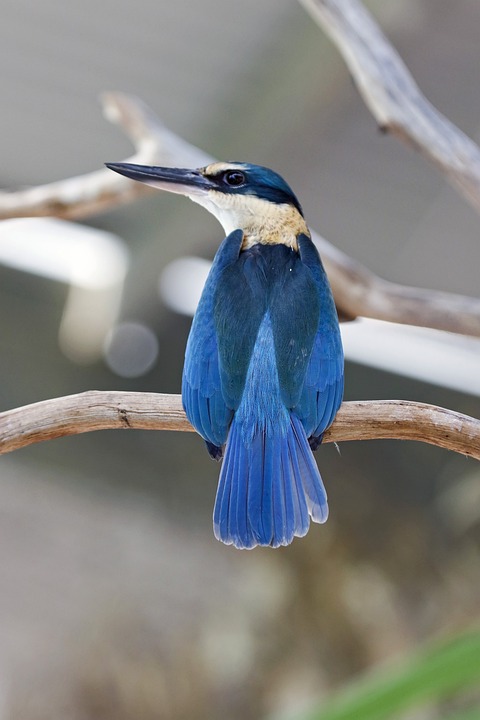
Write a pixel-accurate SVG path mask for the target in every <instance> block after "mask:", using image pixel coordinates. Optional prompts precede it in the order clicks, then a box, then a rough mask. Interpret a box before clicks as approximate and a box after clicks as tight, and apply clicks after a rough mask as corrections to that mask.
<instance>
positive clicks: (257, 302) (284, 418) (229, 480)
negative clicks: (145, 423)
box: [108, 162, 343, 548]
mask: <svg viewBox="0 0 480 720" xmlns="http://www.w3.org/2000/svg"><path fill="white" fill-rule="evenodd" d="M108 167H110V168H111V169H112V170H115V171H116V172H119V173H121V174H122V175H126V176H127V177H130V178H132V179H135V180H140V181H142V182H146V183H148V184H150V185H153V186H155V187H159V188H161V189H165V190H169V191H171V192H177V193H182V194H184V195H187V196H189V197H190V198H191V199H192V200H194V201H195V202H198V203H199V204H201V205H203V206H205V207H206V208H207V209H208V210H209V211H210V212H212V213H213V214H214V215H216V217H217V218H218V219H219V220H220V222H221V223H222V224H223V226H224V228H225V231H226V233H227V237H226V238H225V240H224V241H223V243H222V244H221V246H220V248H219V250H218V252H217V254H216V256H215V260H214V262H213V265H212V268H211V270H210V274H209V276H208V279H207V282H206V284H205V288H204V291H203V294H202V298H201V300H200V303H199V306H198V309H197V312H196V314H195V318H194V320H193V324H192V329H191V332H190V336H189V339H188V343H187V349H186V354H185V366H184V371H183V380H182V398H183V405H184V408H185V411H186V413H187V416H188V418H189V420H190V422H191V423H192V425H193V426H194V427H195V429H196V430H197V431H198V432H199V433H200V435H202V437H203V438H204V439H205V441H206V444H207V449H208V452H209V453H210V455H211V456H212V457H214V458H215V459H217V460H220V459H221V458H222V457H224V459H223V465H222V468H221V471H220V480H219V484H218V490H217V497H216V501H215V510H214V531H215V536H216V537H217V538H218V539H219V540H221V541H222V542H224V543H226V544H233V545H235V546H236V547H238V548H252V547H254V546H256V545H268V546H271V547H278V546H279V545H288V544H289V543H290V542H291V541H292V540H293V538H294V536H295V535H297V536H302V535H305V533H306V532H307V530H308V527H309V524H310V518H311V519H312V520H314V521H315V522H324V521H325V520H326V519H327V516H328V505H327V496H326V493H325V488H324V486H323V482H322V479H321V477H320V473H319V471H318V468H317V465H316V462H315V460H314V457H313V454H312V449H313V450H315V449H316V448H317V447H318V445H319V444H320V443H321V441H322V437H323V433H324V432H325V430H326V429H327V428H328V427H329V425H331V423H332V422H333V420H334V418H335V415H336V412H337V410H338V408H339V406H340V404H341V402H342V396H343V351H342V344H341V339H340V331H339V326H338V319H337V313H336V310H335V305H334V302H333V297H332V293H331V290H330V286H329V284H328V280H327V277H326V274H325V271H324V269H323V266H322V263H321V261H320V257H319V255H318V252H317V250H316V248H315V246H314V244H313V243H312V241H311V239H310V237H309V232H308V229H307V226H306V225H305V221H304V218H303V214H302V209H301V206H300V203H299V202H298V200H297V198H296V196H295V195H294V193H293V191H292V190H291V188H290V187H289V185H287V183H286V182H285V181H284V180H283V178H281V177H280V176H279V175H277V174H276V173H274V172H273V171H271V170H269V169H268V168H264V167H261V166H258V165H250V164H247V163H221V162H219V163H213V164H212V165H208V166H207V167H205V168H200V169H198V170H183V169H178V168H162V167H156V166H154V167H149V166H142V165H131V164H128V163H115V164H109V165H108Z"/></svg>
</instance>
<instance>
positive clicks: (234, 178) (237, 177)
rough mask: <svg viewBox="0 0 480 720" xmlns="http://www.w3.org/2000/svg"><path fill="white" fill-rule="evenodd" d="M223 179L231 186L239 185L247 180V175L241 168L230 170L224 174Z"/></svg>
mask: <svg viewBox="0 0 480 720" xmlns="http://www.w3.org/2000/svg"><path fill="white" fill-rule="evenodd" d="M223 179H224V180H225V182H226V183H227V185H230V186H231V187H239V186H240V185H243V183H244V182H245V175H244V174H243V173H242V172H240V170H228V172H226V173H225V174H224V176H223Z"/></svg>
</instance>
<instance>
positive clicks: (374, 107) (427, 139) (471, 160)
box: [299, 0, 480, 212]
mask: <svg viewBox="0 0 480 720" xmlns="http://www.w3.org/2000/svg"><path fill="white" fill-rule="evenodd" d="M299 1H300V3H301V4H302V5H303V6H304V7H305V9H306V10H307V11H308V12H309V14H310V15H311V16H312V17H313V18H314V20H316V21H317V23H318V24H319V25H320V26H321V27H322V29H323V30H324V32H325V33H326V34H327V35H328V36H329V37H330V38H331V40H332V41H333V42H334V43H335V44H336V46H337V48H338V50H339V51H340V53H341V54H342V56H343V59H344V60H345V62H346V64H347V66H348V68H349V70H350V72H351V74H352V76H353V78H354V79H355V82H356V84H357V87H358V89H359V91H360V93H361V95H362V97H363V99H364V101H365V103H366V105H367V107H368V108H369V110H370V112H371V113H372V115H373V116H374V117H375V119H376V120H377V122H378V124H379V126H380V127H381V128H382V130H388V131H390V132H392V133H393V134H394V135H397V136H398V137H399V138H401V139H402V140H405V141H406V142H408V143H409V144H410V145H413V146H414V147H415V148H416V149H417V150H419V151H420V152H421V153H422V155H424V156H425V157H427V158H429V159H430V160H432V161H433V162H434V163H435V164H436V165H437V166H438V167H439V168H440V170H441V171H442V172H443V173H444V174H445V175H446V177H447V178H448V180H449V181H450V183H451V184H452V185H453V186H454V187H455V188H456V189H457V190H459V191H460V193H461V194H462V195H463V196H464V197H466V198H467V200H468V201H469V202H470V203H471V204H472V205H473V207H474V208H475V209H476V210H477V212H480V149H479V148H478V146H477V145H476V144H475V143H474V142H473V141H472V140H470V138H469V137H467V135H465V134H464V133H463V132H462V131H461V130H459V129H458V128H457V127H456V126H455V125H454V124H453V123H451V122H450V121H449V120H448V119H447V118H446V117H445V116H444V115H442V114H441V113H440V112H439V111H438V110H437V109H436V108H435V107H434V106H433V105H432V104H431V103H430V102H429V101H428V100H427V99H426V98H425V96H424V95H423V94H422V93H421V92H420V90H419V88H418V85H417V84H416V83H415V81H414V79H413V78H412V76H411V74H410V73H409V71H408V69H407V68H406V66H405V64H404V63H403V61H402V60H401V58H400V56H399V55H398V53H397V52H396V51H395V50H394V48H393V47H392V46H391V44H390V43H389V42H388V40H387V38H386V37H385V35H384V34H383V33H382V31H381V30H380V28H379V27H378V25H377V24H376V23H375V21H374V20H373V18H372V16H371V15H370V14H369V13H368V11H367V10H366V9H365V8H364V7H363V6H362V4H361V3H360V2H358V0H299Z"/></svg>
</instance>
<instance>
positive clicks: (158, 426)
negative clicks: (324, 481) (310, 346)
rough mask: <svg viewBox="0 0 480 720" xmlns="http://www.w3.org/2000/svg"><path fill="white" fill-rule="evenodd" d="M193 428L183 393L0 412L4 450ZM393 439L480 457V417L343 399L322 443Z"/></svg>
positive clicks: (70, 398) (108, 395) (70, 399)
mask: <svg viewBox="0 0 480 720" xmlns="http://www.w3.org/2000/svg"><path fill="white" fill-rule="evenodd" d="M115 429H136V430H181V431H192V430H193V428H192V426H191V425H190V423H189V422H188V420H187V418H186V416H185V413H184V411H183V409H182V403H181V398H180V396H179V395H166V394H157V393H133V392H115V391H113V392H112V391H105V392H102V391H89V392H85V393H81V394H78V395H67V396H66V397H60V398H54V399H52V400H45V401H43V402H38V403H34V404H33V405H26V406H25V407H21V408H17V409H15V410H7V411H6V412H3V413H0V454H3V453H8V452H12V451H13V450H19V449H20V448H22V447H26V446H27V445H31V444H33V443H38V442H43V441H45V440H53V439H55V438H59V437H65V436H67V435H78V434H80V433H86V432H92V431H94V430H115ZM386 438H393V439H397V440H418V441H420V442H426V443H430V444H432V445H438V446H439V447H443V448H447V449H448V450H454V451H455V452H458V453H461V454H463V455H469V456H470V457H473V458H476V459H477V460H480V420H476V419H474V418H472V417H469V416H468V415H462V414H461V413H457V412H453V411H452V410H446V409H444V408H440V407H436V406H434V405H426V404H424V403H415V402H408V401H405V400H381V401H362V402H345V403H343V405H342V407H341V408H340V410H339V412H338V414H337V417H336V419H335V422H334V423H333V425H332V426H331V428H330V429H329V430H328V431H327V432H326V433H325V439H324V442H345V441H347V440H375V439H386Z"/></svg>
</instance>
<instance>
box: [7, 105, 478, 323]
mask: <svg viewBox="0 0 480 720" xmlns="http://www.w3.org/2000/svg"><path fill="white" fill-rule="evenodd" d="M102 102H103V106H104V112H105V114H106V116H107V117H108V119H110V120H111V121H112V122H115V123H117V124H118V125H120V127H122V128H123V130H124V131H125V132H126V134H127V135H128V136H129V137H130V138H131V140H132V141H133V143H134V144H135V146H136V149H137V153H136V154H135V155H134V156H132V157H131V158H130V162H138V163H145V164H149V165H150V164H161V165H167V166H168V165H173V166H177V167H182V166H183V167H200V166H202V165H206V164H208V163H209V162H212V161H213V160H214V158H212V157H211V156H209V155H206V154H205V153H204V152H203V151H202V150H200V149H198V148H196V147H195V146H193V145H190V144H189V143H187V142H186V141H185V140H183V139H182V138H180V137H178V136H177V135H175V134H174V133H172V132H171V131H170V130H168V129H167V128H166V127H164V126H163V125H162V124H161V123H160V121H159V120H158V119H157V118H156V117H155V116H154V114H153V113H152V111H151V110H150V109H149V108H148V107H147V106H146V105H145V104H144V103H143V102H141V101H140V100H138V98H135V97H133V96H129V95H125V94H122V93H113V92H110V93H105V94H104V95H103V97H102ZM147 192H153V191H152V190H151V189H150V188H148V187H147V186H146V185H143V184H141V183H133V182H131V181H129V180H126V179H125V178H121V177H120V176H118V175H116V173H112V172H110V171H108V170H99V171H97V172H94V173H90V174H87V175H83V176H79V177H76V178H70V179H67V180H63V181H61V182H57V183H51V184H49V185H44V186H40V187H37V188H32V189H31V190H22V191H19V192H14V193H0V219H6V218H8V217H25V216H31V215H56V216H58V217H67V218H78V217H82V216H85V215H89V214H92V213H95V212H100V211H101V210H106V209H107V208H111V207H114V206H116V205H119V204H121V203H124V202H128V201H130V200H132V199H134V198H135V197H138V196H139V195H142V194H145V193H147ZM313 237H314V240H315V242H316V243H317V245H318V247H319V250H320V252H321V254H322V259H323V261H324V264H325V268H326V271H327V273H328V276H329V279H330V283H331V285H332V289H333V294H334V296H335V301H336V303H337V307H338V309H339V312H340V314H341V315H343V316H345V317H347V318H351V319H353V318H355V317H357V316H359V315H361V316H363V317H369V318H376V319H378V320H389V321H391V322H398V323H406V324H409V325H418V326H421V327H430V328H434V329H436V330H446V331H449V332H455V333H461V334H463V335H473V336H475V337H480V299H476V298H469V297H465V296H462V295H455V294H450V293H442V292H438V291H434V290H424V289H420V288H412V287H407V286H404V285H398V284H395V283H391V282H388V281H387V280H384V279H382V278H380V277H378V276H377V275H375V274H374V273H372V272H370V271H369V270H368V269H367V268H366V267H365V266H363V265H362V264H361V263H359V262H357V261H356V260H354V259H353V258H351V257H349V256H348V255H345V253H343V252H341V251H340V250H338V249H337V248H336V247H335V246H334V245H332V244H331V243H329V242H328V241H327V240H325V239H324V238H322V237H321V236H320V235H318V234H315V233H313Z"/></svg>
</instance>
